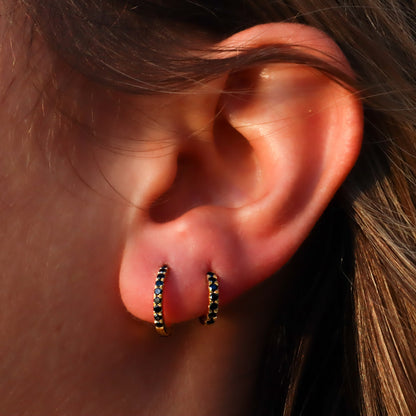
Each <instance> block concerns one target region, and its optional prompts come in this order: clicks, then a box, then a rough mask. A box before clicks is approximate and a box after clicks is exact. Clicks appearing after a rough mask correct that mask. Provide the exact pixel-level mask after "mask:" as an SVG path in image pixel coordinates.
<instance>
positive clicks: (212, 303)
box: [199, 272, 219, 325]
mask: <svg viewBox="0 0 416 416" xmlns="http://www.w3.org/2000/svg"><path fill="white" fill-rule="evenodd" d="M206 277H207V283H208V311H207V314H206V315H205V316H201V317H200V318H199V320H200V321H201V323H202V324H203V325H212V324H213V323H214V322H215V321H216V319H217V317H218V303H219V290H218V276H217V275H216V274H215V273H212V272H208V273H207V275H206Z"/></svg>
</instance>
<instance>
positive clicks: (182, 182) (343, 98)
mask: <svg viewBox="0 0 416 416" xmlns="http://www.w3.org/2000/svg"><path fill="white" fill-rule="evenodd" d="M274 43H280V44H282V43H283V44H284V43H287V44H290V45H292V44H295V45H297V46H298V47H305V48H309V50H310V51H315V52H313V53H317V52H319V54H320V55H319V56H320V57H321V58H322V57H327V58H328V59H331V64H334V63H335V62H336V63H335V65H336V66H337V68H338V69H339V70H342V71H344V72H346V73H351V70H350V68H349V66H348V63H347V61H346V59H345V57H344V56H343V55H342V53H341V51H340V50H339V48H338V47H337V45H336V44H335V43H334V42H333V41H332V40H331V39H330V38H328V36H327V35H325V34H324V33H322V32H320V31H318V30H316V29H314V28H311V27H308V26H303V25H298V24H286V23H273V24H268V25H262V26H256V27H253V28H250V29H248V30H246V31H244V32H241V33H238V34H237V35H234V36H233V37H231V38H230V39H228V40H226V41H225V42H224V43H223V44H222V45H221V46H224V48H227V47H229V48H232V49H242V48H247V47H253V48H255V47H259V46H265V45H272V44H274ZM329 57H331V58H329ZM214 85H215V88H212V85H211V86H210V88H209V90H207V89H206V88H205V87H201V91H202V92H199V91H190V92H189V96H188V97H185V98H182V99H181V101H180V102H181V105H178V106H177V107H175V108H172V111H173V112H174V113H175V119H176V123H177V125H183V126H184V128H183V129H177V130H176V131H177V132H178V131H179V130H181V131H184V130H187V129H188V131H191V133H192V134H191V135H190V136H189V138H188V139H187V140H184V139H183V137H180V136H181V135H180V134H179V133H173V132H172V131H170V132H169V134H170V135H171V136H170V137H171V141H172V143H173V144H172V148H171V151H170V152H169V153H168V154H166V155H164V156H163V157H160V158H155V159H154V161H148V162H147V165H146V166H147V169H148V170H147V172H146V177H147V182H148V183H149V184H150V185H151V188H152V189H153V192H148V193H146V195H144V196H143V199H142V201H141V202H142V206H143V207H144V209H143V210H138V211H137V213H135V215H134V216H133V217H134V218H133V219H132V221H131V226H130V232H129V235H128V237H127V239H126V245H125V250H124V253H123V257H122V264H121V269H120V292H121V298H122V300H123V303H124V305H125V306H126V308H127V309H128V311H129V312H130V313H132V314H133V315H134V316H136V317H138V318H140V319H142V320H146V321H149V322H152V321H153V291H154V283H155V277H156V274H157V271H158V269H159V267H160V266H162V265H163V264H167V265H169V274H168V276H167V279H166V283H165V288H164V296H163V303H164V305H163V308H164V314H165V322H167V324H169V323H175V322H181V321H186V320H190V319H193V318H196V317H198V316H200V315H203V314H204V313H205V311H206V308H207V291H208V289H207V285H206V280H205V275H206V273H207V272H210V271H211V272H215V273H216V274H217V275H218V276H219V284H220V307H221V306H223V305H225V304H227V303H228V302H230V301H231V300H233V299H234V298H236V297H237V296H239V295H241V294H243V293H244V292H246V291H248V290H249V289H250V288H252V287H253V286H254V285H256V284H258V283H260V282H261V281H263V280H264V279H266V278H267V277H268V276H270V275H271V274H273V273H274V272H276V271H277V270H279V268H281V267H282V266H283V265H284V264H285V263H286V262H287V261H288V260H289V259H290V258H291V256H292V255H293V254H294V253H295V251H296V250H297V249H298V247H299V246H300V245H301V244H302V242H303V241H304V240H305V239H306V237H307V236H308V234H309V232H310V231H311V229H312V228H313V226H314V225H315V223H316V221H317V220H318V218H319V217H320V215H321V214H322V213H323V211H324V210H325V208H326V206H327V205H328V203H329V202H330V200H331V199H332V197H333V196H334V194H335V193H336V191H337V189H338V188H339V187H340V185H341V184H342V182H343V181H344V179H345V178H346V176H347V175H348V173H349V171H350V170H351V168H352V166H353V165H354V162H355V160H356V158H357V156H358V153H359V149H360V144H361V134H362V109H361V105H360V102H359V99H358V98H357V96H356V95H355V94H354V93H353V92H351V91H348V90H347V89H345V88H344V87H342V86H341V85H340V84H338V83H336V82H334V81H333V80H331V79H329V78H328V77H326V76H325V75H323V74H321V73H319V72H318V71H317V70H314V69H312V68H310V67H308V66H305V65H294V64H264V65H260V66H258V67H256V68H252V69H249V70H242V71H240V72H235V73H231V74H228V75H227V76H225V77H223V78H221V79H219V80H218V81H217V84H215V83H214ZM204 88H205V89H204ZM207 91H208V92H207ZM164 117H166V118H168V117H169V116H167V115H164V114H163V113H162V114H159V119H160V120H161V122H162V121H163V118H164ZM189 126H192V128H190V127H189ZM185 127H186V128H185ZM175 134H176V135H177V137H176V136H175ZM161 172H163V175H161ZM162 176H163V177H162ZM133 186H134V184H133Z"/></svg>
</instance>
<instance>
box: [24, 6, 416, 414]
mask: <svg viewBox="0 0 416 416" xmlns="http://www.w3.org/2000/svg"><path fill="white" fill-rule="evenodd" d="M21 1H22V2H23V3H24V5H25V7H26V9H27V11H28V13H29V15H30V16H31V18H32V19H33V21H34V22H35V24H36V27H37V28H38V29H39V31H40V32H41V33H42V36H44V37H46V38H47V40H48V42H49V45H50V47H51V48H52V49H54V50H55V51H56V53H57V54H58V55H59V56H60V57H62V58H64V59H65V60H66V61H67V62H68V63H69V64H70V65H71V66H72V67H75V68H76V69H77V70H78V71H80V72H81V73H83V74H85V75H87V76H88V77H90V78H92V79H93V80H95V81H98V82H102V83H104V84H107V85H110V86H112V87H114V88H117V89H122V90H126V91H129V92H132V93H140V94H156V93H175V92H178V91H182V90H183V89H184V88H187V87H190V86H192V85H193V84H194V83H197V82H201V81H202V82H204V81H207V80H209V79H212V78H215V77H218V76H219V75H221V74H223V73H225V72H227V71H239V70H242V69H244V68H248V67H251V66H255V65H257V64H259V63H265V62H296V63H300V64H306V65H311V66H314V67H315V68H317V69H319V70H321V71H324V72H325V73H326V74H327V75H328V76H331V77H332V78H335V79H337V80H338V81H339V82H342V83H344V84H347V83H348V84H352V83H354V88H355V89H357V91H359V93H360V95H361V97H362V101H363V104H364V107H365V132H364V144H363V149H362V153H361V156H360V158H359V160H358V163H357V165H356V167H355V168H354V170H353V172H352V173H351V175H350V176H349V178H348V179H347V181H346V182H345V184H344V185H343V186H342V189H341V190H340V192H339V194H338V195H337V197H336V198H335V200H334V201H333V202H332V204H331V206H330V207H329V208H328V209H327V211H326V213H325V214H324V216H323V217H322V219H321V220H320V222H319V224H318V225H317V226H316V228H315V230H314V232H313V233H312V235H311V236H310V238H309V239H308V241H307V242H306V243H305V247H304V248H303V249H302V250H301V254H302V256H303V257H302V261H303V262H304V263H305V272H307V273H308V275H307V276H303V277H299V281H298V282H296V283H295V284H294V289H293V293H294V295H293V303H292V305H291V307H290V308H287V309H286V310H285V311H284V312H282V311H280V314H279V318H278V319H277V324H276V328H275V329H274V330H273V331H271V334H270V343H269V347H268V351H267V354H266V355H265V361H264V365H263V368H262V369H260V370H259V392H258V397H259V401H258V410H257V414H259V415H275V414H283V415H286V416H288V415H295V414H315V413H318V414H321V415H342V414H348V415H353V414H362V415H366V416H376V415H377V416H378V415H389V416H392V415H395V416H399V415H400V416H402V415H408V416H411V415H414V414H416V361H415V356H416V282H415V279H416V267H415V266H416V264H415V263H416V262H415V258H416V256H415V247H416V244H415V242H416V241H415V240H416V238H415V237H416V232H415V230H416V209H415V196H416V189H415V186H416V180H415V179H416V172H415V168H416V159H415V157H416V149H415V145H416V140H415V139H416V117H415V115H414V111H415V108H416V92H415V85H416V79H415V74H416V71H415V63H416V42H415V34H414V27H416V21H415V13H414V7H413V4H414V2H411V1H402V0H343V1H341V0H282V1H272V0H230V1H227V2H223V1H220V0H210V1H205V0H204V1H203V0H195V1H185V0H170V1H164V0H140V1H139V0H42V1H37V0H21ZM282 20H285V21H289V22H299V23H304V24H308V25H311V26H315V27H317V28H319V29H321V30H323V31H325V32H326V33H328V34H329V35H330V36H331V37H332V38H333V39H334V40H335V41H336V42H337V43H338V44H339V46H340V47H341V49H342V50H343V52H344V53H345V54H346V56H347V58H348V59H349V61H350V63H351V65H352V67H353V69H354V72H355V74H356V77H357V78H356V80H355V81H353V80H351V79H349V78H348V77H347V76H346V75H344V74H342V73H340V72H339V71H337V70H336V69H335V68H333V67H331V66H330V65H328V64H325V63H324V62H322V61H320V60H319V59H317V58H313V57H311V56H309V55H308V53H307V51H302V50H300V49H299V48H296V47H295V46H293V47H290V48H289V47H283V46H282V45H275V46H273V47H267V48H260V49H256V50H252V51H245V53H240V54H238V55H235V56H234V57H232V58H226V59H209V58H203V57H201V51H202V52H204V51H206V52H208V51H210V50H211V48H212V47H213V45H214V44H215V43H216V42H218V41H220V40H222V39H224V38H226V37H228V36H229V35H231V34H233V33H235V32H237V31H240V30H242V29H245V28H247V27H250V26H253V25H256V24H260V23H267V22H271V21H282ZM61 33H66V36H64V37H62V36H60V34H61ZM196 39H198V40H199V41H198V43H195V40H196ZM191 40H192V42H191ZM202 56H203V55H202ZM296 288H297V289H296ZM299 288H302V291H301V293H300V289H299ZM295 290H297V292H296V291H295Z"/></svg>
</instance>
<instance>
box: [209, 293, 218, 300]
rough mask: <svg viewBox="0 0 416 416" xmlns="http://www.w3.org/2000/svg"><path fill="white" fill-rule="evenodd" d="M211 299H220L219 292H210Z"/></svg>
mask: <svg viewBox="0 0 416 416" xmlns="http://www.w3.org/2000/svg"><path fill="white" fill-rule="evenodd" d="M210 296H211V300H218V298H219V296H218V294H217V293H210Z"/></svg>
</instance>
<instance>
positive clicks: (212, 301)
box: [153, 264, 219, 336]
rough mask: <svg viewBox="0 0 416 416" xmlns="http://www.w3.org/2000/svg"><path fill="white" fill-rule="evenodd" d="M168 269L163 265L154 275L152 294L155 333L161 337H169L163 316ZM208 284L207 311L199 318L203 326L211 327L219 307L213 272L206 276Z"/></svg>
mask: <svg viewBox="0 0 416 416" xmlns="http://www.w3.org/2000/svg"><path fill="white" fill-rule="evenodd" d="M168 270H169V267H168V266H167V265H166V264H164V265H163V266H162V267H161V268H160V269H159V271H158V273H157V275H156V281H155V287H154V292H153V313H154V324H155V329H156V332H157V333H158V334H159V335H162V336H168V335H170V332H169V331H168V330H167V328H166V326H165V317H164V314H163V291H164V285H165V280H166V276H167V274H168ZM206 279H207V284H208V309H207V313H206V314H205V316H201V317H200V318H199V319H200V322H201V324H203V325H212V324H213V323H215V321H216V320H217V317H218V307H219V285H218V276H217V275H216V274H215V273H213V272H208V273H207V274H206Z"/></svg>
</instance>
